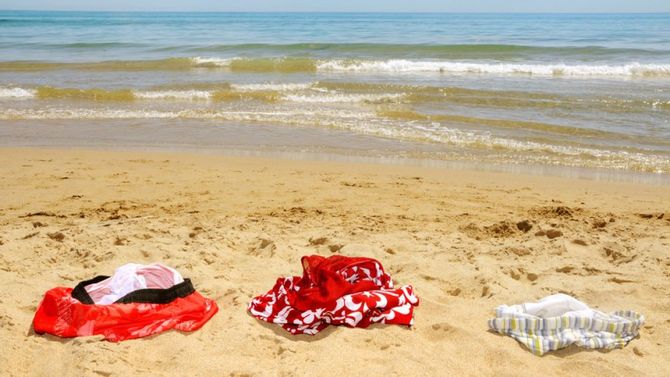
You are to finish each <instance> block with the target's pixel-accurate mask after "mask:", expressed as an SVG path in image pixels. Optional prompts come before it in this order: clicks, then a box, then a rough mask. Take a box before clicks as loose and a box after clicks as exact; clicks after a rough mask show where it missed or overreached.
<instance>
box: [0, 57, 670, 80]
mask: <svg viewBox="0 0 670 377" xmlns="http://www.w3.org/2000/svg"><path fill="white" fill-rule="evenodd" d="M58 69H67V70H93V71H162V70H165V71H187V70H192V69H222V70H227V71H230V72H234V73H317V72H322V73H329V72H330V73H364V74H379V75H389V74H441V75H448V74H454V75H467V74H477V75H524V76H530V77H533V76H536V77H565V78H578V77H599V78H636V77H670V64H665V63H663V64H661V63H658V64H652V63H639V62H630V63H625V64H568V63H507V62H486V63H480V62H465V61H454V60H408V59H385V60H374V59H372V60H364V59H316V58H307V57H279V58H239V57H238V58H218V57H193V58H169V59H162V60H138V61H103V62H83V63H54V62H41V61H6V62H0V71H12V72H14V71H15V72H24V71H43V70H58Z"/></svg>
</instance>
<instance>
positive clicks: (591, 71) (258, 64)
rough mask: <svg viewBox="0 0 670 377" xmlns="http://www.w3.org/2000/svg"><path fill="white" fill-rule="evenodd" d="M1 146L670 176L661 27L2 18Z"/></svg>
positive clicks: (390, 18)
mask: <svg viewBox="0 0 670 377" xmlns="http://www.w3.org/2000/svg"><path fill="white" fill-rule="evenodd" d="M0 146H74V147H76V146H84V147H86V146H95V147H110V148H115V147H129V148H130V147H133V148H155V149H172V148H175V149H188V150H203V151H215V152H216V151H221V152H231V153H233V152H235V151H238V152H239V151H246V152H248V153H252V152H253V153H261V152H267V153H289V154H291V153H293V154H296V153H303V154H311V155H321V156H336V157H337V156H340V158H346V159H351V158H361V159H382V160H385V161H399V160H403V159H407V160H412V161H432V162H433V163H440V162H444V163H453V164H464V165H469V164H472V165H476V166H489V167H498V168H501V169H513V170H514V169H522V168H523V169H531V170H534V171H540V172H543V171H548V172H549V171H563V172H576V171H578V172H593V174H595V175H596V176H598V175H605V176H609V175H615V176H616V175H626V174H633V175H640V174H642V175H645V176H655V177H670V14H667V13H666V14H454V13H430V14H428V13H425V14H424V13H403V14H395V13H98V12H28V11H0ZM246 152H245V153H246ZM336 157H333V158H336ZM580 174H581V173H580Z"/></svg>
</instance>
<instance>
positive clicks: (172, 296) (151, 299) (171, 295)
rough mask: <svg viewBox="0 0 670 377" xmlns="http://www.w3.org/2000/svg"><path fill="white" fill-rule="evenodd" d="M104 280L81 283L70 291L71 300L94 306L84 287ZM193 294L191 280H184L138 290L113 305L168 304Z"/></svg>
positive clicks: (101, 278)
mask: <svg viewBox="0 0 670 377" xmlns="http://www.w3.org/2000/svg"><path fill="white" fill-rule="evenodd" d="M105 279H109V276H96V277H94V278H93V279H90V280H84V281H82V282H81V283H79V284H77V286H76V287H74V289H73V290H72V298H74V299H77V300H79V302H81V303H82V304H87V305H95V302H93V299H92V298H91V296H89V294H88V292H87V291H86V286H87V285H90V284H95V283H99V282H101V281H103V280H105ZM193 292H195V289H194V288H193V284H192V283H191V279H184V281H183V282H181V283H179V284H176V285H173V286H172V287H170V288H166V289H156V288H147V289H138V290H136V291H133V292H130V293H128V294H127V295H125V296H123V297H121V298H120V299H118V300H116V301H114V303H115V304H130V303H133V302H138V303H147V304H168V303H170V302H172V301H174V300H176V299H178V298H181V297H186V296H188V295H190V294H191V293H193Z"/></svg>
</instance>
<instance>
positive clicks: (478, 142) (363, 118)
mask: <svg viewBox="0 0 670 377" xmlns="http://www.w3.org/2000/svg"><path fill="white" fill-rule="evenodd" d="M378 115H379V114H374V113H367V112H359V111H342V110H334V109H331V110H319V111H309V110H303V109H301V110H279V109H274V110H271V109H269V110H267V111H233V110H213V109H208V110H205V109H199V110H198V109H189V110H180V111H160V110H150V109H144V110H142V109H136V110H132V109H85V108H79V109H6V110H3V111H2V112H1V113H0V119H3V120H19V119H23V120H45V119H49V120H53V119H60V120H84V119H203V120H207V119H210V120H225V121H239V122H254V123H272V124H277V125H291V126H303V127H329V128H337V129H343V130H347V131H352V132H356V133H359V134H365V135H371V136H381V137H386V138H391V139H396V140H405V141H422V142H432V143H439V144H448V145H453V146H457V147H463V148H469V149H473V150H485V151H488V152H495V153H498V152H500V153H515V152H524V153H528V154H529V155H533V156H536V158H541V159H545V160H551V161H558V163H560V164H566V163H568V161H572V162H571V163H574V164H576V165H575V166H595V167H609V168H621V169H631V170H637V171H647V172H656V173H670V158H669V157H668V156H662V155H655V154H649V153H641V152H636V151H633V150H630V149H629V150H611V149H603V148H596V147H592V146H578V145H561V144H554V143H543V142H537V141H531V140H522V139H515V138H510V137H501V136H496V135H492V134H491V133H489V132H485V131H475V130H467V129H458V128H452V127H448V126H445V125H444V124H440V123H436V122H419V123H407V122H406V121H400V122H396V121H392V120H388V119H383V118H380V117H379V116H378ZM420 119H421V120H425V119H424V117H421V118H420Z"/></svg>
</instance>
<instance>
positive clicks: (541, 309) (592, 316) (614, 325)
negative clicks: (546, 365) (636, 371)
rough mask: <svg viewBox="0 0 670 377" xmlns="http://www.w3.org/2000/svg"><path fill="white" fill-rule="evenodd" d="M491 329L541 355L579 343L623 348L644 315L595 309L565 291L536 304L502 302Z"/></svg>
mask: <svg viewBox="0 0 670 377" xmlns="http://www.w3.org/2000/svg"><path fill="white" fill-rule="evenodd" d="M488 324H489V328H490V329H491V330H492V331H495V332H497V333H500V334H504V335H509V336H511V337H512V338H514V339H516V340H517V341H519V342H520V343H522V344H524V345H525V346H526V347H528V349H529V350H530V351H531V352H532V353H534V354H535V355H538V356H541V355H544V354H545V353H547V352H549V351H555V350H557V349H561V348H564V347H567V346H569V345H571V344H576V345H578V346H581V347H584V348H592V349H593V348H600V349H613V348H623V347H624V346H625V345H626V344H628V342H630V341H631V340H632V339H633V338H635V337H636V336H637V335H638V333H639V330H640V327H641V326H642V325H643V324H644V316H643V315H642V314H640V313H637V312H634V311H616V312H614V313H611V314H605V313H603V312H600V311H597V310H593V309H591V308H589V307H588V306H587V305H586V304H584V303H583V302H581V301H579V300H577V299H575V298H573V297H571V296H568V295H564V294H557V295H552V296H547V297H545V298H543V299H542V300H540V301H538V302H536V303H526V304H521V305H512V306H507V305H502V306H499V307H498V308H497V309H496V318H493V319H490V320H489V323H488Z"/></svg>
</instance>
